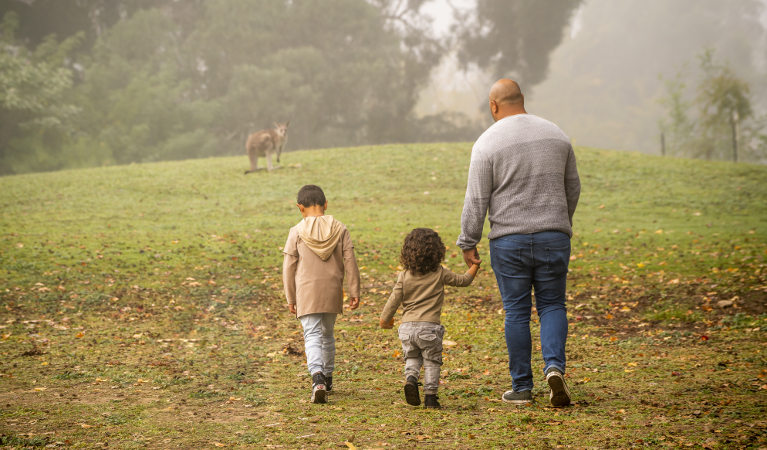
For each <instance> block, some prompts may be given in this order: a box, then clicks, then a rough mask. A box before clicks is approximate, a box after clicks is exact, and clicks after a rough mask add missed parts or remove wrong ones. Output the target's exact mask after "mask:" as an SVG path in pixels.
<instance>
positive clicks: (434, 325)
mask: <svg viewBox="0 0 767 450" xmlns="http://www.w3.org/2000/svg"><path fill="white" fill-rule="evenodd" d="M444 258H445V244H443V243H442V239H440V237H439V235H438V234H437V233H436V232H435V231H434V230H430V229H428V228H416V229H414V230H413V231H411V232H410V234H408V235H407V237H406V238H405V243H404V245H403V246H402V254H401V256H400V262H401V263H402V267H404V270H403V271H402V272H400V273H399V275H398V276H397V283H396V284H395V285H394V290H393V291H392V293H391V296H390V297H389V301H388V302H386V306H384V309H383V312H382V313H381V323H380V325H381V328H391V327H393V326H394V318H393V317H394V314H395V313H396V312H397V308H398V307H399V305H400V304H402V309H403V314H402V324H400V326H399V338H400V340H401V341H402V356H403V357H404V358H405V400H406V401H407V403H408V404H410V405H413V406H418V405H420V404H421V398H420V395H419V393H418V376H419V374H420V372H421V366H424V386H423V390H424V406H425V407H426V408H439V407H440V404H439V401H438V397H437V388H438V387H439V370H440V366H441V365H442V337H443V336H444V334H445V327H443V326H442V325H440V320H439V317H440V314H441V313H442V303H443V301H444V299H445V285H448V286H461V287H463V286H468V285H470V284H471V282H472V280H474V276H475V275H476V274H477V270H479V264H473V265H472V266H471V267H470V268H469V270H468V271H467V272H466V273H464V274H463V275H458V274H455V273H453V272H451V271H450V270H449V269H446V268H444V267H442V265H441V263H442V260H443V259H444Z"/></svg>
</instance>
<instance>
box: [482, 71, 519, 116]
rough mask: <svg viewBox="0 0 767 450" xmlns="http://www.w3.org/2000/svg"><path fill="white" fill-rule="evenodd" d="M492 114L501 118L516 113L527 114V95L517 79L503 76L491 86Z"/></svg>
mask: <svg viewBox="0 0 767 450" xmlns="http://www.w3.org/2000/svg"><path fill="white" fill-rule="evenodd" d="M489 97H490V114H492V116H493V119H495V120H500V119H503V118H504V117H507V116H511V115H514V114H526V113H527V111H525V96H524V95H522V90H521V89H519V84H517V82H516V81H514V80H510V79H508V78H501V79H500V80H498V81H496V82H495V84H493V87H491V88H490V96H489Z"/></svg>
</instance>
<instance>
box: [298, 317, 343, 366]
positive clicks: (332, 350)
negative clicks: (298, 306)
mask: <svg viewBox="0 0 767 450" xmlns="http://www.w3.org/2000/svg"><path fill="white" fill-rule="evenodd" d="M298 320H300V321H301V326H302V327H303V328H304V351H305V352H306V365H307V366H308V367H309V374H310V375H314V374H315V373H317V372H322V373H323V374H325V376H330V375H333V369H334V368H335V363H336V338H335V336H334V335H333V328H334V327H335V324H336V314H335V313H317V314H306V315H304V316H301V317H299V318H298Z"/></svg>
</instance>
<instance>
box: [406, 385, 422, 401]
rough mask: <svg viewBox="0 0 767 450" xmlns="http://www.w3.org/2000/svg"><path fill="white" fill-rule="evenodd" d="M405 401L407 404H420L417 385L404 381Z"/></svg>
mask: <svg viewBox="0 0 767 450" xmlns="http://www.w3.org/2000/svg"><path fill="white" fill-rule="evenodd" d="M405 401H406V402H407V404H408V405H412V406H418V405H420V404H421V396H420V395H419V394H418V386H417V385H415V384H411V383H405Z"/></svg>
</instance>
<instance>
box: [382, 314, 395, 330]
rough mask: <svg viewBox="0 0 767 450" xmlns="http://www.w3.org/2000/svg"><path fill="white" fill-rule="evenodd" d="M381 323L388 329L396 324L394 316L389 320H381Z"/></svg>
mask: <svg viewBox="0 0 767 450" xmlns="http://www.w3.org/2000/svg"><path fill="white" fill-rule="evenodd" d="M380 325H381V328H385V329H387V330H388V329H389V328H392V327H393V326H394V317H392V318H391V319H389V320H388V321H387V320H381V321H380Z"/></svg>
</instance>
